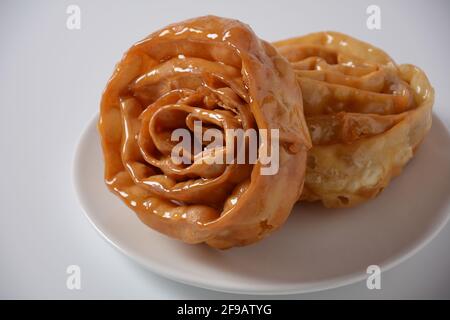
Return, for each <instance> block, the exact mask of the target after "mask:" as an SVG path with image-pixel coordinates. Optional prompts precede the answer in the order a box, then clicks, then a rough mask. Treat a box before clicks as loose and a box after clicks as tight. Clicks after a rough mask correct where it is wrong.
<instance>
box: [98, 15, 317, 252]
mask: <svg viewBox="0 0 450 320" xmlns="http://www.w3.org/2000/svg"><path fill="white" fill-rule="evenodd" d="M198 121H200V122H201V123H202V124H203V128H215V129H217V130H219V131H221V132H222V133H224V137H225V138H224V139H225V140H227V139H228V136H227V134H228V133H227V132H228V131H227V130H228V129H242V130H247V129H252V128H253V129H258V130H260V129H267V130H269V129H271V130H272V129H273V130H278V132H279V137H278V140H279V169H278V171H276V173H275V174H272V175H269V174H267V175H263V174H261V170H262V169H263V168H264V167H265V166H266V165H267V164H266V163H264V164H263V163H262V162H261V161H259V160H258V161H256V162H255V163H250V162H248V163H247V162H244V163H241V164H238V163H234V164H233V163H229V162H226V164H214V163H213V164H207V163H209V162H207V161H201V160H207V159H205V158H211V157H215V156H217V155H218V154H219V156H220V154H221V152H222V153H223V154H225V153H226V154H228V153H229V151H230V150H226V147H224V148H225V149H221V150H219V151H217V149H214V150H216V151H217V153H214V154H212V153H208V152H207V150H205V145H203V144H202V145H201V148H200V150H201V151H205V152H200V153H194V152H193V153H191V154H190V156H189V157H190V159H191V160H192V162H191V163H190V164H185V163H184V162H183V163H179V162H177V161H175V160H174V159H173V157H172V151H173V150H174V147H175V146H176V143H177V142H174V141H172V139H171V137H172V133H173V132H174V130H177V129H180V128H183V129H186V130H188V131H189V132H191V133H194V129H195V128H194V125H195V122H198ZM99 131H100V135H101V142H102V147H103V153H104V159H105V180H106V184H107V186H108V188H109V189H110V190H111V191H112V192H114V193H115V194H116V195H117V196H119V197H120V198H121V199H122V200H123V201H124V202H125V203H126V204H127V205H128V206H129V207H130V208H131V209H133V210H134V211H135V212H136V213H137V215H138V216H139V218H140V219H141V220H142V221H143V222H144V223H145V224H146V225H148V226H150V227H151V228H153V229H155V230H157V231H159V232H162V233H164V234H166V235H168V236H171V237H174V238H177V239H180V240H182V241H185V242H187V243H192V244H194V243H202V242H204V243H207V244H208V245H210V246H212V247H216V248H229V247H232V246H241V245H246V244H250V243H253V242H255V241H258V240H260V239H262V238H263V237H265V236H266V235H268V234H269V233H271V232H272V231H274V230H275V229H277V228H278V227H280V226H281V225H282V224H283V223H284V222H285V220H286V218H287V217H288V215H289V213H290V211H291V209H292V207H293V205H294V203H295V202H296V201H297V199H298V197H299V196H300V193H301V190H302V185H303V181H304V174H305V168H306V151H307V148H308V147H309V146H310V144H311V142H310V137H309V134H308V129H307V126H306V123H305V120H304V117H303V107H302V97H301V91H300V89H299V87H298V84H297V82H296V78H295V73H294V71H293V69H292V67H291V66H290V64H289V63H288V62H287V60H286V59H285V58H283V57H282V56H281V55H279V54H278V53H277V51H276V50H275V49H274V48H273V47H272V46H271V45H270V44H268V43H267V42H264V41H262V40H260V39H259V38H258V37H257V36H256V35H255V34H254V33H253V31H252V30H251V29H250V28H249V27H248V26H247V25H245V24H242V23H241V22H239V21H236V20H229V19H223V18H219V17H213V16H207V17H201V18H197V19H192V20H188V21H184V22H181V23H176V24H172V25H170V26H168V27H166V28H164V29H162V30H159V31H157V32H155V33H153V34H151V35H150V36H148V37H147V38H145V39H144V40H142V41H140V42H138V43H137V44H135V45H134V46H132V47H131V48H130V49H129V50H128V52H126V53H125V55H124V57H123V59H122V60H121V61H120V62H119V64H118V65H117V67H116V70H115V72H114V74H113V76H112V78H111V79H110V81H109V83H108V85H107V87H106V90H105V92H104V94H103V98H102V102H101V112H100V120H99ZM245 141H247V140H245ZM271 142H272V135H271V134H268V139H267V140H266V141H259V144H258V145H259V150H261V149H262V148H265V149H268V148H269V146H270V144H271ZM246 143H247V142H246ZM223 154H222V155H223ZM258 159H259V158H258ZM228 163H229V164H228Z"/></svg>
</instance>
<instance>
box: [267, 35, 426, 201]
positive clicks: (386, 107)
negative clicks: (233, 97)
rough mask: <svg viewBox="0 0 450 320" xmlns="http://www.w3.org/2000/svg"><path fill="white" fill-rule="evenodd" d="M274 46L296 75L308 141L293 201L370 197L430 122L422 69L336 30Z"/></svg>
mask: <svg viewBox="0 0 450 320" xmlns="http://www.w3.org/2000/svg"><path fill="white" fill-rule="evenodd" d="M275 46H276V47H277V48H278V50H279V52H280V53H281V54H282V55H284V56H285V57H286V58H287V59H288V60H289V61H290V62H291V64H292V66H293V67H294V69H295V72H296V74H297V79H298V82H299V84H300V87H301V90H302V95H303V103H304V112H305V117H306V121H307V125H308V128H309V131H310V133H311V138H312V142H313V148H312V149H311V150H310V152H309V154H308V164H307V172H306V178H305V188H304V192H303V193H302V195H301V200H307V201H316V200H320V201H322V202H323V204H324V205H325V206H327V207H332V208H333V207H349V206H353V205H356V204H358V203H361V202H363V201H366V200H368V199H371V198H373V197H375V196H376V195H377V194H378V193H379V192H380V191H382V190H383V189H384V188H385V187H386V186H387V185H388V184H389V181H390V180H391V178H392V177H394V176H396V175H398V174H399V173H400V172H401V170H402V168H403V166H405V164H406V163H407V162H408V161H409V160H410V159H411V158H412V157H413V155H414V151H415V150H416V148H417V147H418V145H419V144H420V142H421V141H422V139H423V138H424V136H425V135H426V133H427V132H428V131H429V129H430V127H431V118H432V106H433V101H434V91H433V88H432V87H431V85H430V83H429V81H428V79H427V77H426V75H425V74H424V73H423V71H421V70H420V69H419V68H417V67H415V66H413V65H409V64H404V65H396V64H395V62H394V61H393V60H392V59H391V58H390V57H389V56H388V55H387V54H386V53H384V52H383V51H382V50H380V49H378V48H375V47H373V46H371V45H370V44H367V43H364V42H362V41H359V40H356V39H354V38H352V37H350V36H347V35H344V34H341V33H337V32H320V33H314V34H310V35H306V36H303V37H299V38H294V39H289V40H285V41H280V42H277V43H275Z"/></svg>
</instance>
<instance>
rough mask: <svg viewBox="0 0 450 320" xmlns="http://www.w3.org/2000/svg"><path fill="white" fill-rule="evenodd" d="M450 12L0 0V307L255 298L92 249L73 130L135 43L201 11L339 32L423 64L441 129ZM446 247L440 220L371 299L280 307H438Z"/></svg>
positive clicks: (443, 7)
mask: <svg viewBox="0 0 450 320" xmlns="http://www.w3.org/2000/svg"><path fill="white" fill-rule="evenodd" d="M70 4H76V5H78V6H80V8H81V30H75V31H70V30H68V29H67V28H66V19H67V16H68V15H67V14H66V8H67V6H68V5H70ZM370 4H376V5H378V6H380V8H381V18H382V21H381V23H382V25H381V27H382V29H381V30H376V31H371V30H368V29H367V28H366V19H367V14H366V8H367V7H368V5H370ZM449 9H450V2H447V1H380V0H374V1H339V2H338V1H294V0H291V1H288V0H277V1H273V2H269V1H267V2H266V1H244V0H239V1H230V0H227V1H225V0H222V1H218V0H216V1H211V0H209V1H204V0H202V1H193V0H191V1H187V0H185V1H173V0H163V1H148V0H147V1H98V0H97V1H80V0H73V1H70V2H68V1H17V0H16V1H4V0H2V1H1V2H0V98H1V103H0V111H1V116H0V142H1V144H0V146H1V148H2V149H1V157H0V164H1V167H0V168H1V176H0V197H1V198H0V199H1V204H0V298H44V299H46V298H62V299H83V298H135V299H136V298H148V299H171V298H180V299H210V298H215V299H227V298H252V297H250V296H236V295H232V294H223V293H218V292H212V291H207V290H203V289H198V288H193V287H190V286H186V285H182V284H178V283H175V282H172V281H170V280H166V279H163V278H160V277H159V276H157V275H154V274H152V273H150V272H148V271H146V270H144V269H143V268H141V267H140V266H138V265H136V264H135V263H134V262H131V261H130V260H129V259H128V258H126V257H124V256H122V255H121V254H120V253H118V252H117V251H116V250H115V249H113V248H112V247H111V246H110V245H109V244H107V243H106V241H104V240H102V239H101V237H100V236H99V235H98V234H97V233H96V231H95V230H94V229H93V228H92V227H91V225H90V224H89V222H88V221H87V219H86V218H85V217H84V215H83V213H82V210H81V208H80V206H79V205H78V203H77V199H76V196H75V193H74V189H73V186H72V162H73V155H74V150H75V146H76V144H77V141H78V138H79V135H80V133H81V132H82V130H83V128H84V126H85V125H86V123H87V122H88V120H89V119H90V118H91V117H92V116H93V115H94V114H95V113H96V112H97V110H98V104H99V99H100V96H101V92H102V90H103V88H104V86H105V84H106V81H107V79H108V78H109V76H110V75H111V73H112V70H113V67H114V65H115V63H116V62H117V61H118V60H119V59H120V57H121V55H122V53H123V52H124V51H125V50H126V49H127V48H128V47H129V46H131V45H132V44H133V43H134V42H136V41H137V40H140V39H141V38H143V37H145V36H146V35H147V34H149V33H151V32H152V31H154V30H156V29H159V28H161V27H163V26H165V25H167V24H169V23H172V22H175V21H179V20H183V19H185V18H191V17H195V16H199V15H204V14H209V13H211V14H216V15H221V16H225V17H231V18H237V19H239V20H241V21H244V22H246V23H248V24H250V25H251V26H252V28H253V29H254V30H255V32H256V33H257V34H258V35H259V36H260V37H261V38H264V39H266V40H269V41H274V40H278V39H283V38H288V37H291V36H296V35H300V34H304V33H308V32H313V31H320V30H336V31H341V32H344V33H348V34H350V35H353V36H355V37H357V38H361V39H363V40H365V41H368V42H371V43H373V44H375V45H376V46H379V47H381V48H383V49H384V50H386V51H387V52H388V53H390V54H391V56H392V57H393V58H394V59H395V60H396V61H398V62H401V63H406V62H411V63H414V64H416V65H418V66H420V67H422V68H423V69H424V70H425V71H426V73H427V74H428V76H429V78H430V81H431V82H432V84H433V85H434V87H435V89H436V103H435V113H436V114H437V115H438V116H439V117H440V118H441V119H442V120H443V122H444V123H445V124H446V126H447V128H449V127H450V111H448V108H449V107H450V105H449V104H450V93H449V91H450V88H449V85H448V83H449V79H448V77H449V75H450V67H449V61H448V55H449V49H450V44H449V38H450V37H449V36H448V31H449V30H450V10H449ZM444 147H448V146H444ZM423 187H424V188H430V187H432V186H423ZM404 201H407V199H404ZM449 243H450V225H448V226H447V227H446V228H445V229H444V230H443V231H442V232H441V233H440V234H439V235H438V236H437V237H436V238H435V239H434V240H433V241H432V242H431V243H430V244H429V245H428V246H427V247H425V249H423V250H422V251H420V252H419V253H418V254H416V255H415V256H414V257H413V258H411V259H409V260H407V261H406V262H404V263H402V264H401V265H400V266H398V267H396V268H394V269H393V270H390V271H387V272H385V273H383V274H382V290H378V291H377V290H368V289H367V288H366V286H365V283H358V284H354V285H351V286H347V287H342V288H338V289H333V290H328V291H324V292H318V293H312V294H302V295H293V296H284V297H282V298H295V299H310V298H331V299H337V298H342V299H345V298H368V299H371V298H375V299H378V298H388V299H389V298H447V299H449V298H450V250H449ZM71 264H76V265H79V266H80V267H81V271H82V289H81V290H79V291H70V290H68V289H67V288H66V277H67V274H66V268H67V266H68V265H71ZM280 298H281V297H280Z"/></svg>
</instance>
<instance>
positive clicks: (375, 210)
mask: <svg viewBox="0 0 450 320" xmlns="http://www.w3.org/2000/svg"><path fill="white" fill-rule="evenodd" d="M96 121H97V117H95V118H94V119H92V120H91V122H90V123H89V125H88V126H87V128H86V129H85V131H84V133H83V134H82V136H81V139H80V142H79V145H78V149H77V152H76V157H75V163H74V182H75V188H76V191H77V193H78V197H79V200H80V203H81V205H82V207H83V209H84V211H85V212H86V215H87V217H88V219H89V221H90V222H91V223H92V224H93V225H94V227H95V228H96V229H97V230H98V231H99V232H100V234H101V235H102V236H103V237H105V238H106V239H107V240H108V241H109V242H110V243H111V244H113V245H114V246H115V247H116V248H118V249H119V250H120V251H121V252H123V253H124V254H126V255H128V256H129V257H131V258H132V259H134V260H136V261H138V262H139V263H141V264H143V265H144V266H146V267H148V268H149V269H150V270H152V271H153V272H155V273H157V274H160V275H162V276H164V277H167V278H170V279H173V280H176V281H180V282H183V283H187V284H191V285H194V286H198V287H203V288H208V289H213V290H219V291H226V292H234V293H249V294H288V293H300V292H309V291H318V290H324V289H328V288H334V287H338V286H342V285H345V284H350V283H353V282H356V281H359V280H362V279H364V278H366V276H367V274H366V269H367V267H368V266H369V265H373V264H375V265H378V266H380V267H381V269H382V271H385V270H387V269H389V268H391V267H393V266H395V265H397V264H398V263H400V262H401V261H403V260H405V259H406V258H408V257H410V256H412V255H413V254H414V253H415V252H417V251H418V250H419V249H421V248H422V247H424V245H425V244H426V243H428V242H429V241H430V240H431V239H432V238H433V237H434V236H435V235H436V234H437V233H438V232H439V230H441V229H442V227H443V226H444V225H445V223H446V221H447V220H448V217H449V211H450V205H449V203H450V135H449V133H448V131H447V129H446V127H445V126H444V125H443V124H442V122H440V121H439V119H437V118H436V117H434V119H433V121H434V122H433V127H432V129H431V132H430V134H429V135H428V136H427V138H426V139H425V141H424V143H423V145H422V146H421V148H420V149H419V150H418V153H417V155H416V157H415V158H414V159H413V160H412V161H411V162H410V163H409V164H408V165H407V167H406V168H405V169H404V172H403V174H402V175H401V176H400V177H398V178H396V179H395V180H394V181H393V182H392V183H391V185H390V186H389V187H388V188H387V189H386V190H385V191H384V192H382V194H381V195H380V196H379V197H377V198H376V199H375V200H372V201H370V202H369V203H367V204H364V205H361V206H358V207H357V208H353V209H339V210H330V209H325V208H323V207H321V206H320V205H318V204H297V205H296V206H295V207H294V210H293V212H292V213H291V215H290V217H289V219H288V221H287V223H286V224H285V225H284V226H283V228H281V230H279V231H278V232H276V233H274V234H272V235H271V236H269V237H268V238H266V239H265V240H263V241H262V242H259V243H257V244H254V245H251V246H248V247H243V248H234V249H231V250H227V251H219V250H214V249H211V248H209V247H207V246H205V245H187V244H183V243H181V242H179V241H177V240H173V239H170V238H168V237H166V236H164V235H162V234H159V233H158V232H156V231H153V230H151V229H149V228H148V227H147V226H145V225H144V224H142V223H141V222H140V221H139V220H138V218H137V217H136V216H135V214H134V213H133V211H132V210H131V209H129V208H128V207H127V206H125V204H123V203H122V202H121V200H119V199H118V198H117V197H116V196H114V195H113V194H112V193H110V192H109V191H108V190H107V188H106V186H105V184H104V182H103V159H102V153H101V148H100V143H99V138H98V134H97V130H96Z"/></svg>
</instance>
